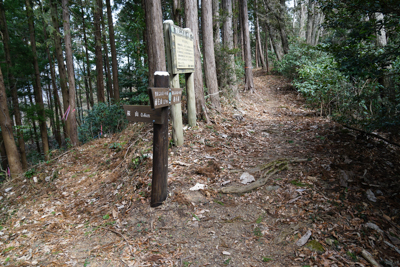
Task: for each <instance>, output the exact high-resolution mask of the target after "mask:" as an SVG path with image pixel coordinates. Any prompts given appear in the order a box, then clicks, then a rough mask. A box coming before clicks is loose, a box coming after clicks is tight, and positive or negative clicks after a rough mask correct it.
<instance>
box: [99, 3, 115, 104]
mask: <svg viewBox="0 0 400 267" xmlns="http://www.w3.org/2000/svg"><path fill="white" fill-rule="evenodd" d="M100 10H103V3H102V2H101V6H100ZM100 22H101V28H102V37H103V42H102V43H103V49H104V55H103V58H104V60H103V62H104V73H105V74H106V84H107V93H108V94H107V95H108V102H109V103H111V101H110V99H112V102H114V90H113V85H112V84H113V83H112V79H111V69H110V61H109V59H108V46H107V38H106V25H105V22H104V16H103V13H100Z"/></svg>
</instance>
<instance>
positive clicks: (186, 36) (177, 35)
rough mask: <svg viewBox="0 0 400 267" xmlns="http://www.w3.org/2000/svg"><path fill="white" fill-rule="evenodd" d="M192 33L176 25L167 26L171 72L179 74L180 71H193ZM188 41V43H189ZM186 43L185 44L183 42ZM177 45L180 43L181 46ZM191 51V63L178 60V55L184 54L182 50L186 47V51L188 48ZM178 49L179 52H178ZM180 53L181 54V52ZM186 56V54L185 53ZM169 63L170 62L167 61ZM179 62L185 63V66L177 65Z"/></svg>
mask: <svg viewBox="0 0 400 267" xmlns="http://www.w3.org/2000/svg"><path fill="white" fill-rule="evenodd" d="M193 40H194V37H193V34H192V33H191V32H190V31H187V30H186V29H183V28H181V27H178V26H176V25H172V24H171V25H170V26H169V41H170V48H171V57H170V60H171V66H170V67H171V71H172V73H173V74H180V73H193V72H194V68H195V66H194V60H195V59H194V45H193ZM189 42H190V43H189ZM184 43H186V44H184ZM179 45H182V47H179V48H178V46H179ZM190 48H191V50H192V51H193V52H192V53H191V55H189V57H190V56H192V57H193V58H192V59H190V60H192V62H191V63H192V64H190V63H189V64H187V62H182V60H184V59H181V61H179V57H180V56H185V55H184V54H183V53H184V50H185V49H187V50H186V51H189V49H190ZM178 51H179V54H178ZM181 53H182V54H181ZM186 56H188V55H187V54H186ZM168 64H170V63H168ZM179 64H186V66H187V67H179V66H178V65H179Z"/></svg>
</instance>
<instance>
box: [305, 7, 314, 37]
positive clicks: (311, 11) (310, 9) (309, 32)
mask: <svg viewBox="0 0 400 267" xmlns="http://www.w3.org/2000/svg"><path fill="white" fill-rule="evenodd" d="M307 13H308V15H307V32H306V43H307V44H312V39H311V37H312V29H313V22H314V1H313V0H308V9H307Z"/></svg>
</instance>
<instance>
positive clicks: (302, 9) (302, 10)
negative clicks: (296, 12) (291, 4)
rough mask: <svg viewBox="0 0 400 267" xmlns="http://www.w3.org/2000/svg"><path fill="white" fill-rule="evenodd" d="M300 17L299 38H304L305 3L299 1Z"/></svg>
mask: <svg viewBox="0 0 400 267" xmlns="http://www.w3.org/2000/svg"><path fill="white" fill-rule="evenodd" d="M299 5H300V18H299V37H300V40H305V39H306V31H305V29H304V25H305V21H306V8H307V7H306V5H305V4H304V3H300V4H299Z"/></svg>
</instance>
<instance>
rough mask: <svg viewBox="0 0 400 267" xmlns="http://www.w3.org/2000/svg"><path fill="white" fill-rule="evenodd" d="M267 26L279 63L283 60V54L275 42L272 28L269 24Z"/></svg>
mask: <svg viewBox="0 0 400 267" xmlns="http://www.w3.org/2000/svg"><path fill="white" fill-rule="evenodd" d="M265 25H266V27H267V29H268V32H269V37H270V39H271V46H272V48H273V50H274V52H275V55H276V59H277V60H278V61H281V60H282V54H281V52H280V49H279V48H278V46H277V42H275V37H274V33H273V31H272V29H271V27H270V26H269V24H268V23H266V24H265Z"/></svg>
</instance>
